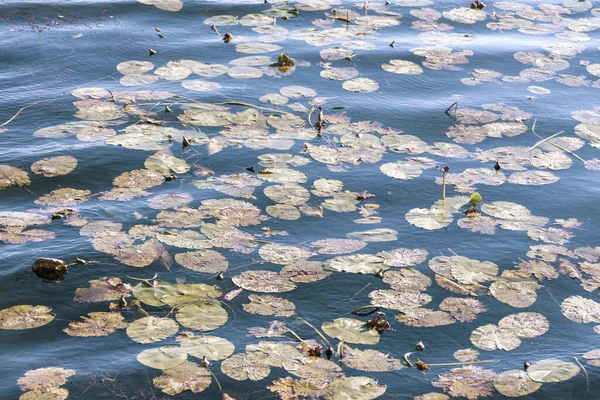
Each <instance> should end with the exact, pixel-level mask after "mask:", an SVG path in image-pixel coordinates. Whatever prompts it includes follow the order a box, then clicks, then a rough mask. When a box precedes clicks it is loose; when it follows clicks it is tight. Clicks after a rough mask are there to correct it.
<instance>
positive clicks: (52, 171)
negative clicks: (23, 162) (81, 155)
mask: <svg viewBox="0 0 600 400" xmlns="http://www.w3.org/2000/svg"><path fill="white" fill-rule="evenodd" d="M75 168H77V159H76V158H75V157H72V156H58V157H50V158H44V159H42V160H39V161H36V162H34V163H33V164H31V171H32V172H33V173H34V174H37V175H44V176H45V177H46V178H50V177H53V176H59V175H66V174H68V173H69V172H72V171H73V170H74V169H75Z"/></svg>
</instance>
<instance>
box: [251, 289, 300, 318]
mask: <svg viewBox="0 0 600 400" xmlns="http://www.w3.org/2000/svg"><path fill="white" fill-rule="evenodd" d="M248 299H249V300H250V303H248V304H243V305H242V307H243V308H244V311H246V312H249V313H250V314H259V315H273V316H276V317H290V316H292V315H294V312H295V310H296V306H295V305H294V303H292V302H291V301H289V300H286V299H284V298H281V297H276V296H270V295H264V296H259V295H256V294H251V295H250V296H248Z"/></svg>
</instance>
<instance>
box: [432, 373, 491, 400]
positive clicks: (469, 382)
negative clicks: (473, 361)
mask: <svg viewBox="0 0 600 400" xmlns="http://www.w3.org/2000/svg"><path fill="white" fill-rule="evenodd" d="M497 377H498V374H496V373H495V372H494V371H491V370H489V369H483V368H479V367H474V366H472V365H469V366H466V367H462V368H454V369H451V370H450V373H446V374H440V375H439V380H437V381H435V382H432V384H433V386H435V387H439V388H442V389H443V390H444V392H447V393H448V394H450V396H452V397H466V398H467V399H469V400H475V399H477V398H479V397H485V396H489V395H491V394H492V392H493V391H494V387H493V386H492V382H493V381H494V379H496V378H497Z"/></svg>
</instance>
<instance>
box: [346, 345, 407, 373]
mask: <svg viewBox="0 0 600 400" xmlns="http://www.w3.org/2000/svg"><path fill="white" fill-rule="evenodd" d="M345 350H346V351H345V352H344V358H343V363H344V364H345V365H347V366H349V367H352V368H354V369H358V370H360V371H369V372H387V371H397V370H399V369H400V368H402V364H401V363H400V360H397V359H395V358H394V357H390V355H389V354H385V353H382V352H380V351H377V350H371V349H367V350H358V349H353V348H350V347H348V346H346V347H345Z"/></svg>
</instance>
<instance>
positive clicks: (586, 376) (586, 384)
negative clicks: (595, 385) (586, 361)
mask: <svg viewBox="0 0 600 400" xmlns="http://www.w3.org/2000/svg"><path fill="white" fill-rule="evenodd" d="M573 360H575V361H576V362H577V364H579V366H580V367H581V369H582V370H583V373H584V374H585V388H586V390H588V391H589V390H590V376H589V375H588V372H587V370H586V369H585V367H584V366H583V365H581V363H580V362H579V360H578V359H577V357H573Z"/></svg>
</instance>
